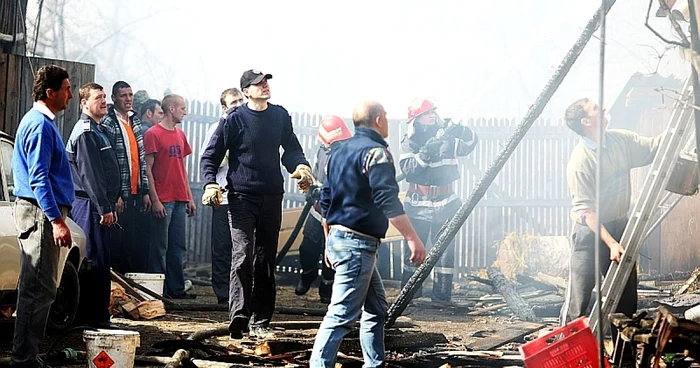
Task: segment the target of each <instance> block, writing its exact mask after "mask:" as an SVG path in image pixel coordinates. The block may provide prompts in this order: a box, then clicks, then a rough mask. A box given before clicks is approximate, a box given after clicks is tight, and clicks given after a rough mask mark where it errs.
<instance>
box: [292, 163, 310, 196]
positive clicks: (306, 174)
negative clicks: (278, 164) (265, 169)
mask: <svg viewBox="0 0 700 368" xmlns="http://www.w3.org/2000/svg"><path fill="white" fill-rule="evenodd" d="M290 177H291V178H292V179H298V181H297V187H299V190H301V191H302V192H304V193H306V192H308V191H309V188H310V187H311V184H313V183H314V176H313V174H312V173H311V168H310V167H308V166H307V165H304V164H301V165H297V169H296V170H294V172H293V173H292V175H291V176H290Z"/></svg>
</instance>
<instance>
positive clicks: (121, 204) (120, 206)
mask: <svg viewBox="0 0 700 368" xmlns="http://www.w3.org/2000/svg"><path fill="white" fill-rule="evenodd" d="M122 212H124V201H123V200H122V197H119V199H117V213H122Z"/></svg>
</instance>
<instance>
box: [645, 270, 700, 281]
mask: <svg viewBox="0 0 700 368" xmlns="http://www.w3.org/2000/svg"><path fill="white" fill-rule="evenodd" d="M691 274H692V272H672V273H664V274H659V275H640V276H639V281H680V280H685V279H687V278H688V277H690V275H691Z"/></svg>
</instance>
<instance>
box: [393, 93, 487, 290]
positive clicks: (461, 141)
mask: <svg viewBox="0 0 700 368" xmlns="http://www.w3.org/2000/svg"><path fill="white" fill-rule="evenodd" d="M408 119H409V120H408V124H409V129H408V133H407V134H406V135H405V136H404V138H403V140H402V141H401V157H400V159H399V166H400V167H401V171H402V172H403V173H404V174H405V175H406V181H407V182H408V183H409V187H408V191H407V193H406V200H405V201H404V206H405V208H406V214H407V215H408V217H409V218H410V219H411V223H412V224H413V226H414V227H415V228H416V232H418V235H419V236H420V238H421V240H422V241H423V243H425V244H428V242H429V241H430V240H432V239H434V238H435V236H436V235H437V232H438V231H439V230H440V228H441V227H442V225H443V224H444V223H445V221H447V220H448V219H450V218H451V217H452V216H454V214H455V213H456V212H457V210H458V209H459V207H460V205H461V202H460V200H459V197H457V194H455V191H454V182H455V181H456V180H457V179H459V177H460V174H459V166H458V161H457V157H460V156H467V155H468V154H470V153H471V152H472V151H473V150H474V147H475V146H476V144H477V140H478V139H477V136H476V133H474V131H472V130H471V129H469V128H467V127H465V126H462V125H459V124H452V123H450V122H442V121H439V118H438V116H437V114H436V113H435V105H434V104H433V103H432V102H431V101H429V100H426V99H418V100H416V101H414V102H413V103H412V104H411V106H409V108H408ZM454 244H455V241H454V239H453V240H452V242H451V243H450V245H449V247H448V248H447V250H446V251H445V253H444V254H443V255H442V258H440V261H439V263H438V264H437V265H436V266H435V269H434V271H435V279H434V280H435V282H434V283H433V292H432V295H431V299H432V301H433V302H443V303H444V302H450V301H451V298H452V277H453V273H454ZM406 253H407V252H404V254H406ZM404 258H405V259H404V263H403V272H402V282H401V283H402V285H405V284H406V283H407V282H408V279H409V278H410V277H411V275H412V274H413V273H414V272H415V270H416V267H415V266H414V265H412V264H411V263H410V262H408V259H407V257H404ZM421 292H422V290H420V289H419V290H418V292H417V293H416V294H415V297H420V296H421Z"/></svg>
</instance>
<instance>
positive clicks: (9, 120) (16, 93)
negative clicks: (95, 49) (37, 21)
mask: <svg viewBox="0 0 700 368" xmlns="http://www.w3.org/2000/svg"><path fill="white" fill-rule="evenodd" d="M48 64H55V65H58V66H61V67H63V68H66V70H67V71H68V77H69V80H70V82H71V88H72V91H73V96H74V97H73V99H72V100H71V101H70V103H69V105H68V108H67V109H66V110H64V111H63V112H60V113H58V115H57V116H56V120H55V122H56V125H57V126H58V129H59V131H60V132H61V134H62V136H63V138H64V140H67V139H68V137H69V136H70V132H71V130H72V129H73V125H75V122H76V121H78V117H79V116H80V106H79V105H80V103H79V101H78V100H79V99H78V89H79V88H80V86H82V85H83V84H85V83H87V82H92V81H94V80H95V66H94V65H92V64H83V63H77V62H72V61H65V60H53V59H44V58H36V57H26V56H19V55H11V54H2V53H0V130H2V131H4V132H5V133H8V134H10V135H12V136H14V135H15V132H16V131H17V126H18V125H19V121H20V120H21V119H22V116H24V114H25V113H26V112H27V111H29V110H30V109H31V108H32V104H33V103H34V99H33V98H32V85H33V84H34V73H36V71H37V70H39V68H41V67H42V66H44V65H48Z"/></svg>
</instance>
